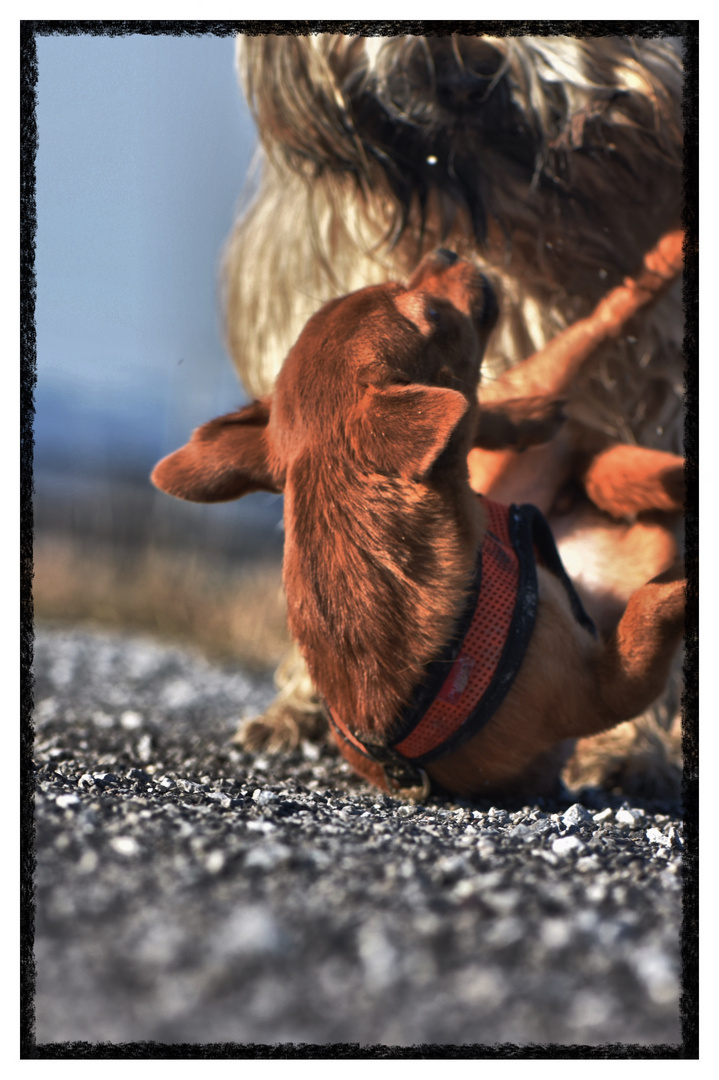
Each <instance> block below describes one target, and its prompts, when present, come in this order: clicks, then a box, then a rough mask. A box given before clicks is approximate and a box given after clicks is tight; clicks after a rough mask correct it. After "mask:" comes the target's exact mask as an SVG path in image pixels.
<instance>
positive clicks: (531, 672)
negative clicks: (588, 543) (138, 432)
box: [153, 251, 684, 796]
mask: <svg viewBox="0 0 719 1080" xmlns="http://www.w3.org/2000/svg"><path fill="white" fill-rule="evenodd" d="M495 321H496V305H495V303H494V299H493V293H492V290H491V288H490V286H489V284H488V282H487V281H486V279H484V278H483V277H482V275H481V274H480V273H479V272H478V270H477V269H476V267H475V266H474V265H473V264H471V263H469V262H467V261H465V260H456V259H455V257H454V256H452V254H451V253H448V252H446V251H439V252H437V253H436V254H434V255H431V256H428V257H427V258H426V259H425V260H424V261H423V262H422V263H421V264H420V266H419V268H418V269H417V271H416V272H415V273H414V275H413V276H412V278H411V280H410V281H409V283H408V285H407V286H406V287H405V286H402V285H399V284H393V283H390V284H387V285H382V286H370V287H368V288H365V289H363V290H360V291H358V292H356V293H353V294H351V295H349V296H347V297H345V298H342V299H340V300H334V301H331V302H330V303H328V304H326V305H325V306H324V307H323V308H322V309H321V310H320V311H319V312H318V313H317V314H316V315H314V316H313V317H312V318H311V319H310V320H309V322H308V324H307V326H306V327H305V329H304V331H303V332H302V334H301V335H300V338H299V340H298V342H297V343H296V345H295V346H294V348H293V349H291V350H290V352H289V354H288V357H287V360H286V362H285V364H284V366H283V368H282V370H281V372H280V375H279V377H278V379H277V384H276V388H275V391H274V393H273V394H272V395H271V396H269V395H268V396H267V397H265V398H264V399H263V400H261V401H258V402H255V403H254V404H253V405H251V406H249V407H247V408H246V409H243V410H240V411H239V412H237V413H233V414H230V415H229V416H226V417H222V418H219V419H218V420H214V421H211V422H210V423H209V424H206V425H204V426H203V427H201V428H199V429H198V430H197V431H196V432H195V433H194V435H193V437H192V439H191V441H190V442H189V443H188V444H187V446H186V447H183V448H182V449H180V450H178V451H176V452H175V453H174V454H172V455H170V456H169V457H168V458H165V459H164V460H163V461H162V462H160V464H159V465H158V466H157V467H156V469H155V471H154V473H153V480H154V482H155V483H156V484H157V486H158V487H160V488H162V489H163V490H165V491H168V492H169V493H171V494H174V495H177V496H179V497H181V498H190V499H193V500H198V501H216V500H218V499H228V498H239V497H240V496H242V495H244V494H246V493H247V492H249V491H253V490H257V489H263V488H264V489H268V490H276V491H284V494H285V530H286V542H285V563H284V578H285V588H286V592H287V601H288V615H289V622H290V628H291V630H292V633H293V635H294V637H295V639H296V640H297V642H298V643H299V645H300V648H301V649H302V652H303V655H304V657H305V660H306V662H307V666H308V669H309V672H310V674H311V676H312V679H313V682H314V684H315V686H317V687H318V689H319V690H320V692H321V694H322V695H323V697H324V698H325V699H326V700H328V701H330V702H331V703H332V705H333V707H334V708H335V709H336V710H337V712H338V713H339V715H341V716H343V717H344V718H345V719H346V721H347V722H348V723H349V724H350V726H351V728H352V730H354V731H355V732H356V733H357V734H358V735H359V736H360V737H364V738H368V737H369V738H371V739H373V740H375V741H380V740H382V739H383V738H386V737H387V736H388V734H389V732H390V731H391V729H392V726H393V723H394V722H395V720H396V717H397V714H398V711H399V709H401V707H402V706H403V705H404V704H406V702H407V701H408V700H409V698H410V696H411V694H412V691H413V689H414V687H415V686H416V685H417V683H418V682H419V681H420V680H421V679H422V677H423V673H424V671H425V668H426V665H427V664H429V663H430V662H431V661H432V660H433V659H434V658H436V656H437V655H438V653H439V652H440V651H441V649H442V648H443V646H444V644H445V643H446V641H447V640H449V638H450V637H451V634H452V630H453V627H454V624H455V622H456V620H457V618H458V615H459V613H460V612H461V611H462V608H463V605H464V600H465V596H466V591H467V588H468V586H469V583H470V580H471V577H472V572H473V568H474V563H475V559H476V552H477V549H478V547H479V545H480V544H481V542H482V539H483V536H484V532H485V530H486V521H485V518H484V512H483V510H482V508H481V505H480V504H479V502H478V500H477V499H476V498H475V495H474V493H473V490H472V487H471V486H470V482H469V481H470V473H469V469H468V455H469V454H470V452H471V453H472V454H474V455H475V457H474V469H473V479H474V478H476V476H477V475H481V471H482V470H481V462H482V460H483V456H485V455H489V456H490V457H491V455H492V454H493V453H495V452H497V451H496V449H495V448H496V443H497V433H498V431H504V432H505V434H506V437H507V439H508V440H509V441H510V442H511V443H513V444H514V445H515V449H514V450H512V451H510V453H511V454H512V455H513V456H512V459H511V460H521V459H522V458H523V457H524V454H523V453H522V452H518V451H517V449H516V446H517V444H520V445H525V444H526V441H528V440H530V439H531V437H532V432H533V431H534V434H535V436H536V437H537V438H540V439H546V438H547V434H548V432H547V423H548V422H549V421H548V420H547V417H552V416H553V417H554V419H553V421H552V422H551V424H550V426H552V424H553V425H555V426H556V425H557V424H558V418H557V417H556V415H555V414H554V412H553V410H552V409H549V410H547V409H546V408H545V409H544V410H541V409H540V410H539V411H540V413H541V414H542V422H541V423H540V424H539V425H538V426H536V422H537V400H536V396H535V397H534V399H532V400H530V402H529V403H528V405H527V409H526V415H524V414H523V409H522V405H521V401H519V400H517V399H516V398H515V399H514V401H513V405H512V407H511V408H509V409H507V410H506V411H505V412H504V414H503V411H502V409H501V407H500V402H501V393H499V392H498V391H496V390H495V391H493V393H492V397H493V398H494V400H493V402H492V408H493V411H494V414H495V420H494V423H493V424H490V429H491V430H490V433H489V436H488V442H489V445H490V449H487V447H486V446H484V438H483V424H482V414H481V411H480V409H479V405H478V397H477V387H478V381H479V372H480V364H481V361H482V356H483V353H484V349H485V345H486V342H487V339H488V336H489V333H490V331H491V330H492V328H493V326H494V324H495ZM557 355H558V359H557V357H555V362H554V368H552V374H553V375H556V379H555V380H554V381H555V383H556V380H561V378H562V377H563V373H562V370H561V369H562V367H563V364H564V362H565V359H566V358H565V357H563V356H562V354H561V352H560V353H558V354H557ZM539 362H540V363H541V362H542V359H541V358H540V360H539ZM534 367H536V364H535V365H534V366H533V364H532V362H531V361H529V362H528V364H527V367H526V369H525V374H526V380H525V381H524V384H525V385H528V384H529V382H530V381H531V378H532V373H533V370H534ZM517 381H518V380H517V376H513V378H512V379H511V380H509V388H508V391H507V394H508V397H514V395H515V392H516V385H517ZM521 381H522V380H521V379H520V382H521ZM549 382H550V384H551V383H552V379H550V380H549ZM527 425H528V426H527ZM579 445H580V448H581V451H582V453H583V454H584V455H585V457H586V449H585V448H583V447H581V441H580V444H579ZM577 446H578V444H577V440H576V438H573V437H572V436H571V433H570V435H569V437H567V434H566V432H563V431H560V432H559V434H558V435H557V436H556V437H554V438H552V439H550V441H549V442H548V443H547V444H546V446H544V447H537V448H536V450H532V449H527V450H526V454H532V453H536V454H538V455H542V454H545V455H547V454H548V455H550V457H551V456H552V455H554V456H555V457H557V458H558V460H560V461H561V460H564V461H565V462H569V465H568V466H567V467H568V468H569V471H570V472H571V469H572V462H573V461H574V459H575V457H576V455H577V453H578V449H577ZM473 448H474V449H473ZM500 452H501V453H505V451H500ZM607 452H611V451H606V450H604V449H603V453H607ZM477 455H478V457H477ZM622 462H623V469H624V473H625V474H626V476H627V477H628V478H629V480H630V481H631V482H632V484H633V485H634V487H635V488H636V490H638V491H639V492H640V495H641V499H644V500H645V501H646V499H647V497H648V493H649V494H650V493H651V492H653V491H655V490H657V484H656V482H655V481H656V478H657V477H659V478H663V477H664V476H665V474H666V473H667V462H666V460H665V455H662V454H659V455H655V454H654V453H652V452H645V451H638V452H637V453H636V454H634V455H632V454H629V453H626V452H624V455H623V457H622ZM545 464H546V461H545ZM603 464H605V463H603V460H602V455H601V454H600V455H599V456H596V457H595V458H590V460H589V461H588V463H587V467H586V473H585V474H586V476H587V477H589V478H590V485H589V486H590V487H591V486H592V485H594V487H596V489H597V490H598V491H601V492H602V493H603V495H604V496H605V501H608V502H610V503H611V492H612V490H613V489H612V486H611V483H607V482H606V478H605V473H606V470H603ZM678 467H679V463H678V462H676V461H675V462H673V463H671V464H670V465H669V474H671V475H672V477H673V478H674V480H676V476H675V475H674V474H673V473H672V468H674V470H675V471H676V468H678ZM556 475H557V477H558V483H557V490H556V491H555V497H556V495H557V494H558V493H559V489H560V488H561V486H562V481H563V478H564V472H563V470H562V468H560V469H559V470H558V471H557V474H556ZM609 475H610V476H611V469H610V470H609ZM659 488H660V489H661V491H660V494H661V496H662V498H663V499H665V500H666V499H669V503H670V505H666V502H664V503H662V505H661V506H659V507H658V508H657V509H659V510H670V511H671V512H673V513H675V514H676V513H677V512H679V511H680V508H681V502H680V501H679V500H676V499H675V500H674V501H673V502H672V499H671V492H672V490H673V488H672V483H669V484H664V483H662V484H660V485H659ZM485 493H486V494H492V492H491V491H485ZM607 493H609V496H608V495H607ZM675 494H676V492H675ZM622 497H623V495H622ZM587 502H588V499H587ZM553 504H554V499H552V500H551V505H553ZM579 505H581V503H580V504H579ZM614 563H615V570H616V571H617V572H618V574H619V576H620V577H621V569H622V566H621V545H620V546H619V549H618V555H617V558H615V559H614ZM664 569H665V568H664V567H663V566H656V565H655V564H654V563H653V560H652V558H648V559H646V561H645V565H644V570H645V580H646V579H647V578H652V579H653V580H651V581H649V582H648V583H647V584H644V585H642V586H641V587H640V588H639V589H638V590H637V591H636V592H635V593H634V594H633V595H632V596H631V597H630V598H629V603H628V605H627V607H626V611H625V612H624V614H623V615H622V617H621V619H620V620H619V622H618V623H617V624H616V625H615V626H614V627H613V628H612V629H611V631H610V632H609V633H608V634H607V637H606V640H605V641H604V642H603V643H599V642H597V641H596V640H595V639H593V638H592V637H591V636H590V635H589V634H588V633H587V631H586V630H584V629H583V628H581V627H580V626H579V625H578V624H577V623H576V621H575V619H574V616H573V615H572V613H571V609H570V606H569V602H568V599H567V597H566V594H565V593H564V591H563V589H562V587H561V585H560V584H559V583H558V581H557V580H556V579H555V578H554V577H553V576H552V575H551V574H550V573H549V572H548V571H546V570H544V569H541V568H540V570H539V573H538V583H539V610H538V616H537V624H536V627H535V631H534V634H533V637H532V639H531V642H530V645H529V649H528V652H527V655H526V656H525V659H524V662H523V664H522V666H521V668H520V670H519V674H518V676H517V679H516V681H515V683H514V684H513V686H512V688H511V690H510V691H509V693H508V695H507V697H506V698H505V700H504V701H503V703H502V705H501V707H500V708H499V710H498V711H497V713H496V714H495V716H494V717H493V719H492V720H491V721H490V723H489V724H488V725H487V727H486V728H485V729H483V730H482V731H481V732H480V733H479V734H478V735H476V736H475V737H474V738H473V739H471V740H470V742H469V743H467V744H466V745H465V746H464V747H463V748H462V749H461V750H458V751H454V752H453V753H451V754H449V755H447V756H446V757H444V758H442V759H440V760H439V761H437V762H435V763H433V764H431V765H430V766H428V768H427V771H428V773H429V775H430V776H431V777H432V778H433V779H434V780H435V781H436V782H437V783H439V784H440V785H441V786H442V787H444V788H446V789H448V790H450V791H452V792H455V793H457V794H461V795H465V796H468V795H481V794H489V793H499V792H508V791H513V792H525V791H527V790H529V789H531V790H532V791H533V792H534V793H540V792H542V791H546V790H549V789H550V788H551V787H552V785H554V784H555V783H556V780H557V776H558V773H559V769H560V768H561V766H562V765H563V764H564V761H565V760H566V756H567V755H566V747H567V740H572V739H576V738H579V737H582V736H586V735H590V734H593V733H596V732H599V731H602V730H604V729H606V728H609V727H611V726H613V725H616V724H618V723H621V722H622V721H625V720H628V719H630V718H631V717H633V716H636V715H638V714H639V713H640V712H641V711H642V710H643V709H645V708H646V707H647V706H648V705H650V704H651V702H652V701H653V700H654V699H655V698H656V697H657V696H658V694H659V693H660V692H661V690H662V688H663V685H664V682H665V680H666V677H667V674H668V670H669V666H670V663H671V659H672V656H673V653H674V651H675V649H676V647H677V645H678V643H679V641H680V639H681V634H682V625H683V603H684V602H683V590H684V586H683V582H682V581H681V580H680V575H679V574H678V573H677V572H675V571H674V572H671V573H669V574H664V575H663V576H657V575H658V574H659V573H660V571H662V570H664ZM605 621H606V613H605ZM342 749H343V752H345V751H344V745H343V746H342ZM347 756H348V758H349V759H350V761H351V763H352V764H353V765H354V766H355V767H356V768H357V769H358V771H360V772H361V773H362V774H363V775H365V776H367V777H368V778H369V779H371V780H372V781H373V782H375V783H380V784H381V785H382V786H386V782H384V783H383V778H382V776H381V775H379V773H378V771H377V770H376V769H375V768H374V767H373V766H372V767H369V768H368V767H367V764H366V762H364V760H362V761H357V760H356V759H357V755H355V754H354V753H352V752H348V753H347Z"/></svg>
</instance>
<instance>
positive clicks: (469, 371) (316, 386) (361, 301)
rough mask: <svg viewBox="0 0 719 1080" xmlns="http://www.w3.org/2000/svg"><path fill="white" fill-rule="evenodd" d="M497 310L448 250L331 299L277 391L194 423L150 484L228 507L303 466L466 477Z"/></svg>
mask: <svg viewBox="0 0 719 1080" xmlns="http://www.w3.org/2000/svg"><path fill="white" fill-rule="evenodd" d="M496 314H497V307H496V301H495V297H494V293H493V291H492V289H491V287H490V286H489V284H488V282H487V281H486V279H485V278H484V277H483V276H482V275H481V274H480V273H479V271H478V270H477V269H476V267H475V266H474V265H473V264H472V263H470V262H467V261H465V260H462V259H458V258H457V256H456V255H454V253H453V252H449V251H446V250H443V249H440V250H439V251H437V252H435V253H433V254H432V255H430V256H428V257H427V258H426V259H424V260H423V262H422V263H421V264H420V266H419V267H418V269H417V271H416V272H415V274H414V275H413V277H412V278H411V280H410V281H409V283H408V284H407V285H406V286H403V285H399V284H396V283H390V284H386V285H376V286H370V287H368V288H366V289H361V290H360V291H359V292H356V293H351V294H350V295H349V296H345V297H342V298H341V299H338V300H333V301H330V303H328V304H326V305H325V306H324V307H323V308H321V309H320V311H318V312H317V313H316V314H315V315H314V316H313V317H312V318H311V319H310V321H309V322H308V324H307V325H306V327H305V329H304V330H303V332H302V334H301V335H300V337H299V339H298V341H297V343H296V344H295V346H294V347H293V348H292V349H291V350H290V352H289V354H288V356H287V359H286V361H285V364H284V366H283V368H282V371H281V372H280V375H279V377H278V380H277V384H276V388H275V392H274V394H273V395H272V396H271V397H269V398H265V399H263V400H262V401H256V402H254V403H253V404H252V405H249V406H247V407H246V408H244V409H240V410H239V411H238V412H235V413H230V414H229V415H227V416H223V417H219V418H218V419H216V420H212V421H210V423H208V424H205V425H203V426H202V427H200V428H198V429H197V430H196V431H195V432H194V434H193V436H192V438H191V440H190V442H189V443H188V444H187V445H186V446H184V447H182V448H181V449H180V450H177V451H176V452H175V453H173V454H170V455H169V456H168V457H166V458H164V459H163V460H162V461H161V462H160V463H159V464H158V465H157V466H156V468H155V470H154V472H153V474H152V480H153V483H154V484H155V485H156V486H157V487H159V488H160V489H161V490H163V491H166V492H168V493H169V494H171V495H176V496H178V497H179V498H183V499H189V500H191V501H194V502H222V501H226V500H230V499H237V498H240V497H241V496H242V495H245V494H248V493H249V492H251V491H256V490H267V491H282V490H284V489H285V487H286V485H287V483H288V477H289V476H290V475H291V473H292V470H293V468H294V467H295V466H297V465H298V464H300V463H301V464H302V465H303V466H304V467H307V466H308V465H309V466H310V467H315V468H317V469H323V470H325V471H326V470H327V468H328V467H330V468H331V467H332V464H333V463H339V462H341V464H342V467H343V469H346V468H350V469H355V470H357V471H358V472H359V473H360V474H364V475H367V474H373V473H378V474H382V475H384V476H391V477H400V478H404V479H408V480H423V479H424V480H426V479H429V478H431V474H432V473H433V472H435V471H436V472H438V473H439V472H441V471H442V466H441V464H440V462H442V463H443V465H444V468H445V469H446V468H447V467H450V468H459V469H461V470H465V468H466V466H465V461H466V454H467V450H468V448H469V445H470V443H471V440H472V438H473V436H474V432H475V429H476V425H477V412H478V405H477V385H478V382H479V376H480V366H481V361H482V355H483V352H484V347H485V344H486V340H487V337H488V336H489V333H490V331H491V329H492V327H493V325H494V323H495V321H496ZM452 451H454V452H452Z"/></svg>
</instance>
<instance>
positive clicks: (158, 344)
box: [35, 35, 256, 469]
mask: <svg viewBox="0 0 719 1080" xmlns="http://www.w3.org/2000/svg"><path fill="white" fill-rule="evenodd" d="M37 48H38V70H39V80H38V107H37V121H38V135H39V150H38V157H37V211H38V231H37V249H36V270H37V278H38V290H37V314H36V327H37V335H38V388H37V395H36V401H37V416H36V424H35V435H36V443H37V463H38V467H39V468H42V467H44V466H47V465H48V464H49V463H51V462H52V459H53V457H55V456H56V457H57V459H58V460H60V459H63V460H64V461H65V463H66V465H67V464H68V463H69V464H70V466H72V465H73V464H74V465H75V466H76V467H77V468H78V469H82V468H83V467H84V465H85V464H86V463H87V461H88V460H90V457H91V456H94V460H95V461H109V460H110V459H111V458H112V457H113V456H114V455H117V454H129V455H132V456H133V457H135V458H136V459H138V460H139V461H140V462H141V463H143V462H144V461H145V459H147V463H148V464H149V465H151V464H152V460H153V458H154V456H155V455H156V454H157V453H158V452H160V453H164V452H165V451H166V450H167V449H170V448H172V447H173V445H177V444H178V441H183V440H184V438H185V437H186V436H187V435H188V434H189V431H190V429H191V428H192V427H194V426H196V424H198V423H200V422H201V421H203V420H206V419H208V418H209V417H210V416H211V415H214V414H215V413H217V412H222V411H226V410H228V409H231V408H233V407H235V406H236V405H237V404H238V402H239V401H240V400H242V392H241V390H240V388H239V384H238V383H237V380H236V378H235V376H234V372H233V371H232V369H231V365H230V362H229V360H228V358H227V356H226V354H225V351H224V347H223V344H222V333H221V320H220V313H219V304H218V299H217V297H218V291H217V273H218V267H219V259H220V253H221V249H222V245H223V243H224V241H225V239H226V237H227V234H228V232H229V230H230V228H231V225H232V221H233V218H234V214H235V210H236V206H237V203H238V200H239V197H240V194H241V191H242V189H243V185H244V183H245V178H246V174H247V170H248V166H249V164H250V161H251V159H252V155H253V152H254V148H255V144H256V136H255V131H254V127H253V124H252V121H251V119H250V117H249V113H248V111H247V108H246V105H245V103H244V100H243V98H242V95H241V93H240V91H239V88H238V85H237V80H236V77H235V71H234V39H233V38H231V37H215V36H213V35H203V36H199V37H193V36H182V37H172V36H162V35H152V36H149V35H148V36H141V35H132V36H128V37H115V38H110V37H103V36H91V35H78V36H60V35H53V36H47V37H39V38H38V39H37Z"/></svg>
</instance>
